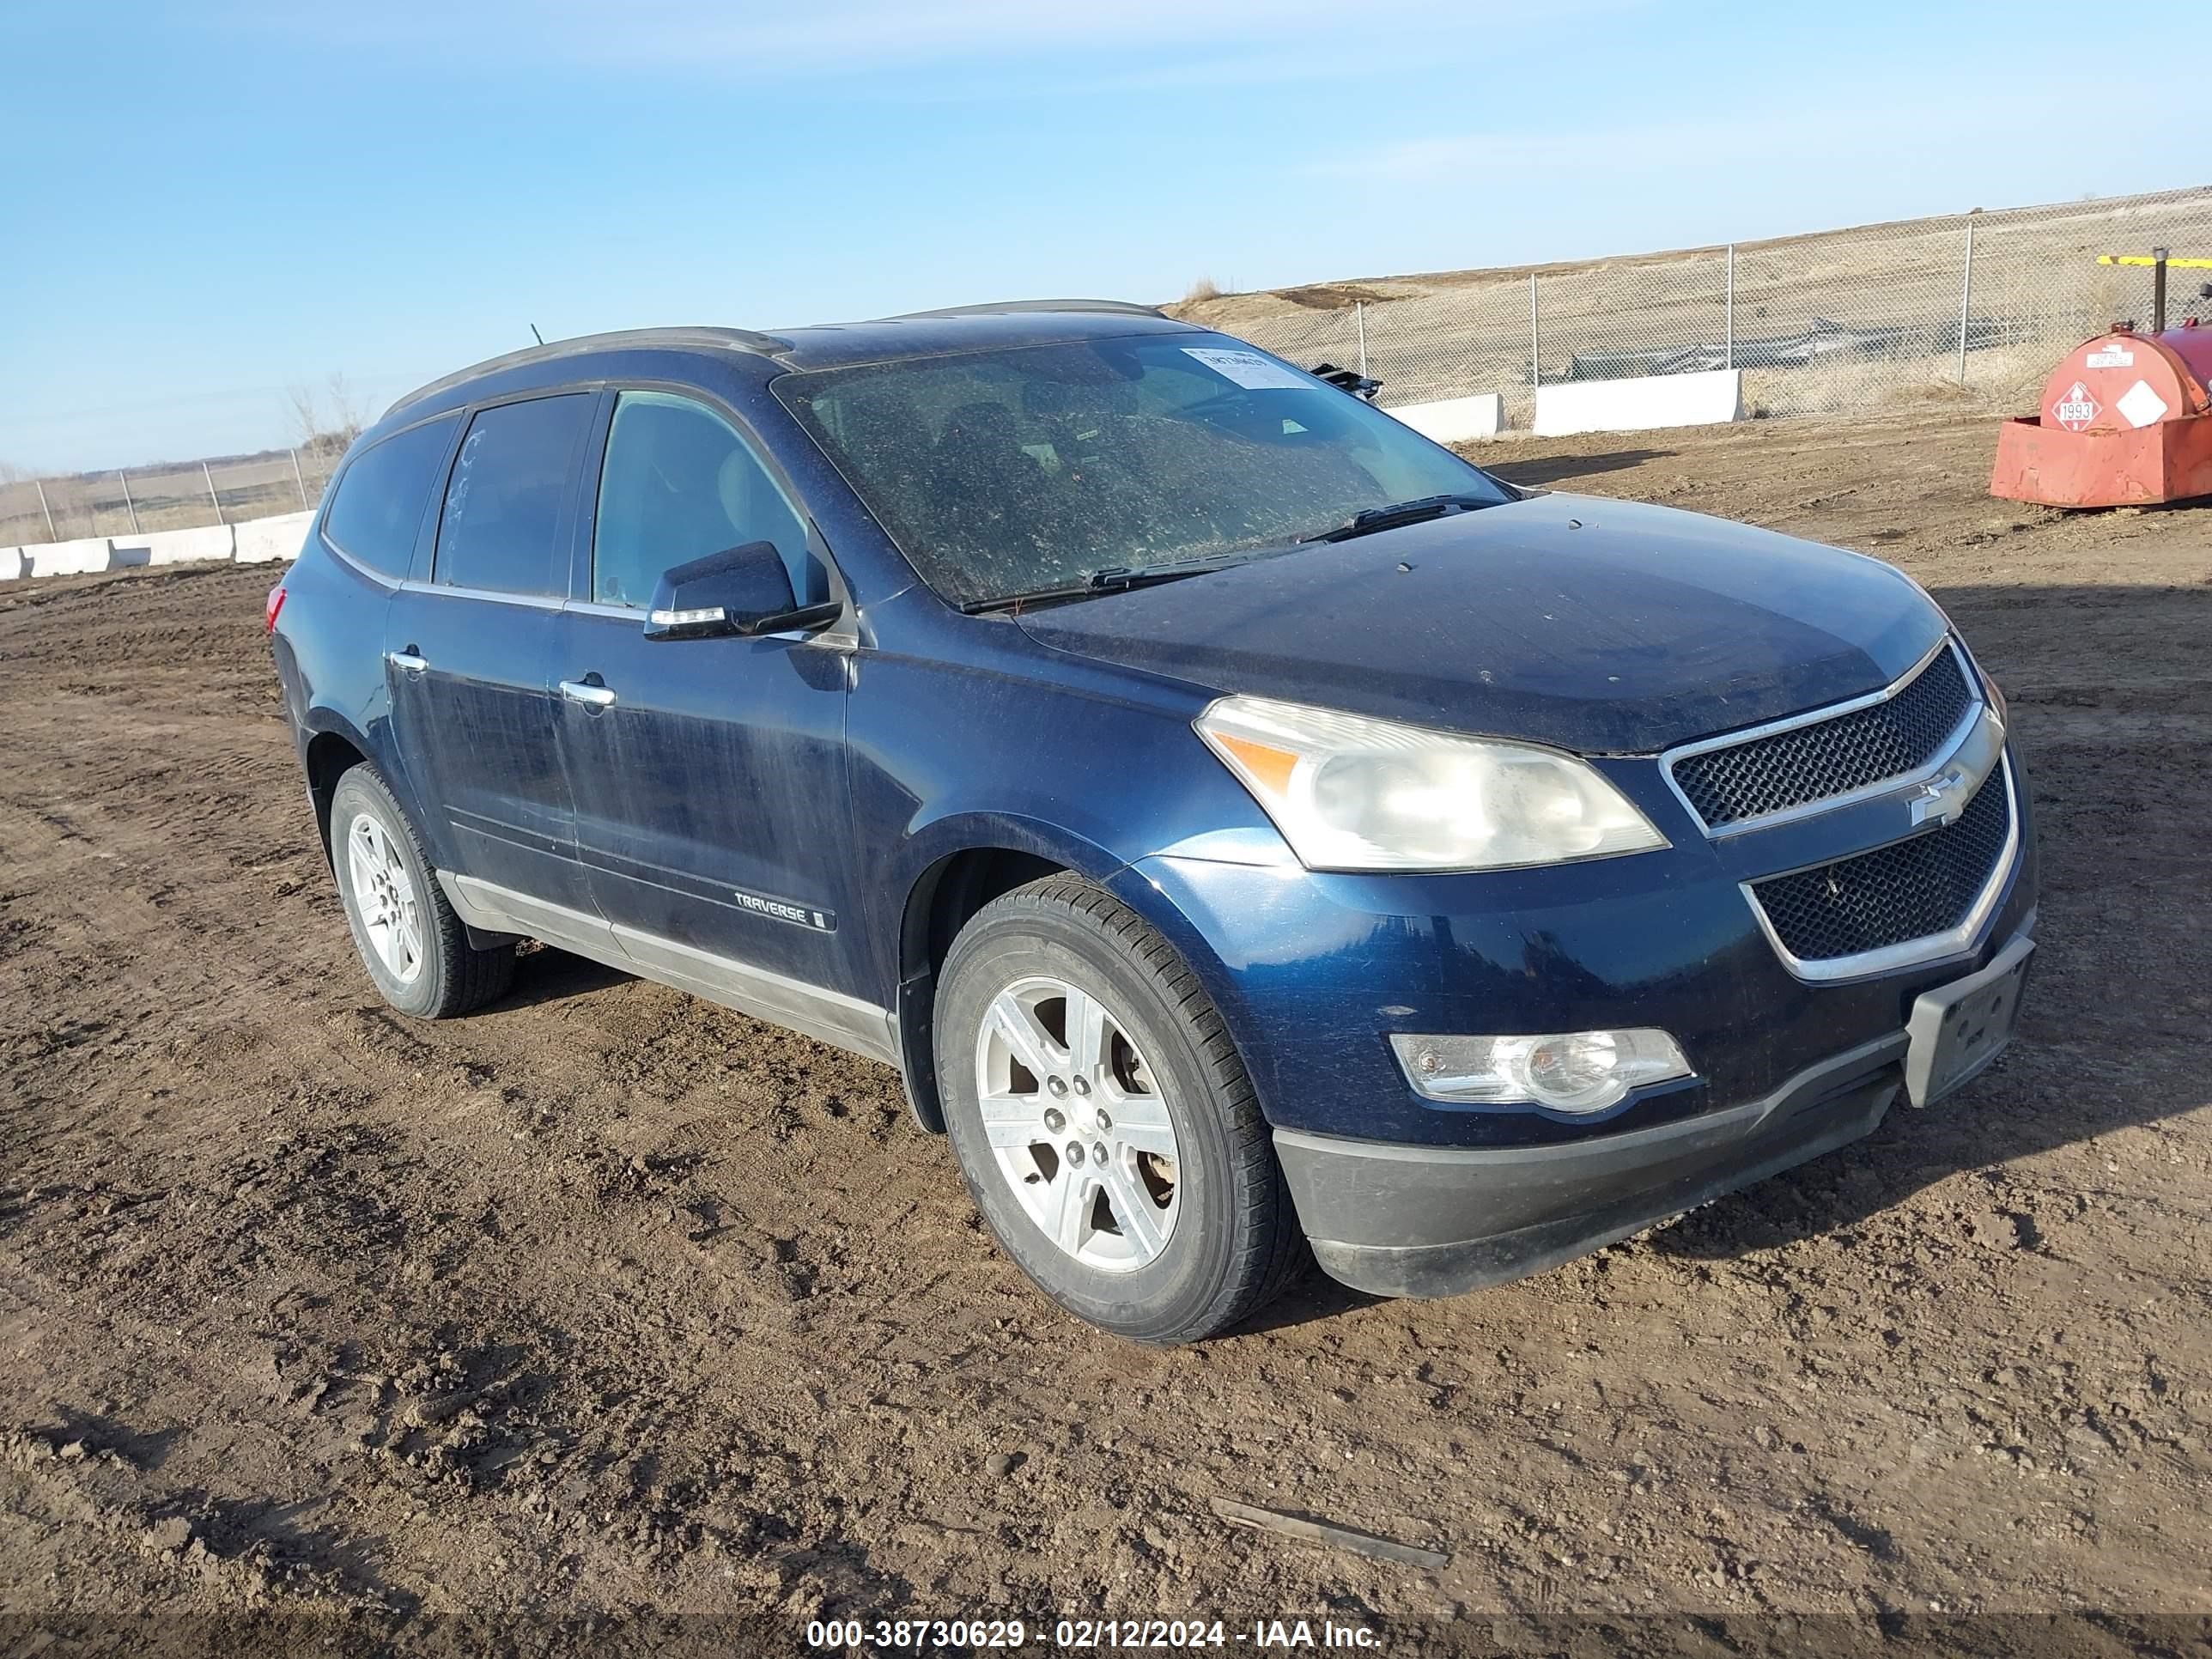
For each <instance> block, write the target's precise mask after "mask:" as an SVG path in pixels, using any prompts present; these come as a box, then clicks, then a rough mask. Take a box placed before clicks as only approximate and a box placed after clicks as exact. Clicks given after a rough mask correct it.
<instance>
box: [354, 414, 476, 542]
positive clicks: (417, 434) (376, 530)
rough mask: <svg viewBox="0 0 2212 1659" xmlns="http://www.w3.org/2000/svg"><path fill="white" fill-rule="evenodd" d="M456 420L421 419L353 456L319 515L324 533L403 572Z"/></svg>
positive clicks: (457, 420) (454, 418) (451, 437)
mask: <svg viewBox="0 0 2212 1659" xmlns="http://www.w3.org/2000/svg"><path fill="white" fill-rule="evenodd" d="M457 424H459V416H447V417H446V418H445V419H444V420H440V421H425V422H423V423H422V425H421V426H415V427H410V428H407V430H406V431H404V432H398V433H394V434H393V435H392V436H391V437H389V438H386V439H385V440H384V441H382V442H381V443H379V444H376V445H374V446H372V447H369V448H368V449H364V450H362V452H361V453H360V454H358V455H356V456H355V457H354V458H353V464H352V465H350V466H349V467H347V468H346V470H345V476H344V477H343V478H340V479H339V480H338V487H337V494H336V495H332V496H331V507H330V511H329V512H328V513H325V514H324V515H323V534H324V535H325V537H327V538H329V539H330V541H331V543H332V544H334V545H335V546H336V547H337V549H338V550H339V551H340V552H342V553H343V554H344V555H345V556H347V557H348V558H349V559H352V560H353V561H354V562H356V563H358V564H364V565H367V566H368V568H370V569H371V570H374V571H378V572H380V573H381V574H384V575H386V576H391V577H394V578H397V577H400V576H404V575H405V574H407V567H408V565H409V564H410V562H412V561H413V559H414V557H415V534H416V531H418V530H420V529H421V528H422V509H423V508H424V507H428V505H429V504H430V492H431V491H432V490H433V489H435V488H436V487H437V483H438V465H439V463H440V462H441V461H443V460H444V459H446V451H447V447H449V446H451V444H452V443H453V428H454V427H455V426H456V425H457Z"/></svg>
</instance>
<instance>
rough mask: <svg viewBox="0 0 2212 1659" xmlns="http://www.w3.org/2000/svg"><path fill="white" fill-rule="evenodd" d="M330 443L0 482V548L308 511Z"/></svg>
mask: <svg viewBox="0 0 2212 1659" xmlns="http://www.w3.org/2000/svg"><path fill="white" fill-rule="evenodd" d="M343 453H344V451H343V448H342V447H339V446H337V445H313V446H308V447H301V448H299V449H272V450H269V451H267V452H265V453H262V454H259V455H241V456H232V457H228V458H227V459H222V460H210V461H186V462H181V463H179V464H177V465H170V466H139V467H126V468H123V469H120V470H118V471H111V472H74V473H64V474H62V475H60V476H58V477H44V478H24V479H19V480H15V481H13V482H7V483H0V547H14V546H18V545H21V544H27V543H33V542H66V541H75V540H76V539H78V538H80V537H86V536H126V535H135V534H137V533H138V532H142V531H150V530H186V529H191V528H192V527H194V526H200V525H213V524H236V523H238V522H239V521H240V520H244V519H265V518H270V517H272V516H273V515H275V514H276V513H297V512H299V511H300V510H301V508H303V507H313V505H314V504H315V502H316V501H318V500H319V498H320V497H321V495H322V493H323V486H324V485H325V484H326V483H329V482H330V477H331V471H333V469H335V468H336V466H337V463H338V459H339V457H340V456H341V455H343Z"/></svg>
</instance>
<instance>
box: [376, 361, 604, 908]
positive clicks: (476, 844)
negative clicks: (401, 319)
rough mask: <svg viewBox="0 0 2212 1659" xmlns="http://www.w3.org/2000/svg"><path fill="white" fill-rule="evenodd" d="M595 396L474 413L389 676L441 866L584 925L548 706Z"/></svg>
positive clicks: (391, 641) (405, 607) (402, 742)
mask: <svg viewBox="0 0 2212 1659" xmlns="http://www.w3.org/2000/svg"><path fill="white" fill-rule="evenodd" d="M595 402H596V398H595V397H594V395H593V394H592V393H588V392H586V393H569V394H564V395H561V396H556V397H550V398H532V399H530V400H528V401H526V402H520V403H510V404H495V405H493V406H491V407H489V408H487V409H483V410H479V411H477V415H476V416H475V418H474V419H473V420H472V421H471V422H470V424H469V429H468V432H467V434H466V435H465V437H464V438H463V439H462V441H461V447H460V451H459V454H458V455H457V456H456V457H455V459H454V461H453V470H452V472H451V474H450V475H449V477H448V480H447V486H446V493H445V496H444V500H443V502H442V505H441V509H440V513H439V523H438V532H437V543H436V546H435V550H434V552H433V555H432V562H431V567H430V574H429V580H428V581H427V582H416V581H410V582H409V583H407V584H406V585H404V586H403V587H402V588H401V589H400V590H399V592H398V593H397V594H396V595H394V597H393V599H392V608H391V610H390V611H389V612H388V613H387V615H386V623H385V641H386V649H385V663H386V669H385V671H386V677H387V679H388V681H389V684H390V686H391V692H392V717H393V722H394V729H395V733H396V736H397V738H398V744H399V750H400V754H401V756H402V757H403V761H404V764H405V765H406V766H407V768H408V769H409V771H410V774H412V775H414V777H415V778H416V781H417V788H418V793H419V795H420V797H421V799H422V801H423V802H424V804H425V806H426V809H427V810H428V811H433V812H435V813H437V814H438V815H439V816H440V818H441V822H440V823H439V824H438V825H437V826H436V829H435V831H434V833H435V836H436V838H437V839H438V840H439V841H440V842H441V843H442V847H441V852H440V856H441V862H445V863H447V864H450V865H451V866H452V867H453V872H454V873H455V874H457V875H465V876H470V877H473V878H477V880H479V881H483V882H489V883H490V884H492V885H494V886H495V887H498V888H501V889H503V890H507V891H509V892H514V893H520V894H524V895H526V896H530V897H532V898H534V899H537V900H539V901H541V902H547V903H551V904H555V905H558V906H561V907H562V908H565V909H568V910H571V911H574V912H576V913H578V914H579V915H580V916H583V917H587V918H588V917H589V916H591V915H592V898H591V895H590V893H589V891H588V890H587V886H586V883H585V881H584V878H583V876H582V872H581V870H580V866H578V864H577V862H576V856H575V832H574V810H573V807H572V805H571V803H570V800H569V798H568V781H567V777H566V775H565V774H564V772H563V771H562V765H561V755H560V744H559V737H558V733H557V731H556V721H555V719H554V710H553V696H554V691H553V664H554V656H553V653H554V647H555V645H556V636H557V633H558V629H559V623H560V618H561V605H562V592H563V591H564V590H565V588H566V586H567V568H568V540H567V537H568V532H569V528H570V523H569V521H570V518H571V516H572V514H573V513H574V502H573V497H574V491H573V490H572V489H571V488H570V484H571V482H572V479H573V477H574V473H573V467H574V464H575V461H576V458H577V453H578V450H579V448H580V443H581V441H582V439H583V437H584V435H585V433H586V428H588V427H589V425H590V423H591V416H592V407H593V404H594V403H595Z"/></svg>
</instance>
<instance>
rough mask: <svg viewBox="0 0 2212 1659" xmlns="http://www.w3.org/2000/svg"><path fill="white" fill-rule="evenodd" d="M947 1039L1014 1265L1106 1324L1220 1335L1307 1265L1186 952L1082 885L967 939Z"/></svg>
mask: <svg viewBox="0 0 2212 1659" xmlns="http://www.w3.org/2000/svg"><path fill="white" fill-rule="evenodd" d="M934 1036H935V1041H936V1048H937V1066H938V1075H939V1079H941V1080H942V1084H943V1089H944V1102H945V1127H946V1129H947V1131H948V1133H950V1135H951V1141H952V1148H953V1152H954V1154H955V1156H956V1157H957V1158H958V1159H959V1163H960V1169H961V1174H962V1176H963V1178H964V1179H965V1181H966V1182H967V1185H968V1190H969V1193H970V1194H972V1195H973V1196H974V1198H975V1205H976V1207H977V1208H978V1209H979V1210H981V1212H982V1214H983V1218H984V1219H985V1221H987V1223H988V1224H989V1225H990V1228H991V1231H992V1232H993V1233H994V1235H996V1237H998V1240H999V1242H1000V1244H1001V1245H1003V1246H1004V1247H1005V1249H1006V1254H1007V1255H1010V1256H1012V1258H1013V1260H1014V1262H1015V1265H1016V1266H1018V1267H1020V1268H1021V1270H1022V1271H1023V1272H1024V1273H1027V1274H1028V1275H1029V1277H1030V1279H1032V1280H1034V1281H1035V1282H1036V1285H1037V1286H1038V1287H1039V1288H1040V1289H1042V1291H1044V1292H1045V1294H1046V1295H1048V1296H1049V1297H1051V1298H1052V1299H1053V1300H1054V1301H1055V1302H1057V1303H1058V1304H1060V1306H1061V1307H1063V1308H1065V1309H1066V1310H1068V1311H1069V1312H1071V1313H1073V1314H1075V1315H1076V1316H1078V1317H1079V1318H1082V1319H1085V1320H1088V1321H1089V1322H1091V1323H1092V1324H1094V1325H1097V1326H1098V1327H1100V1328H1102V1329H1104V1330H1108V1331H1111V1332H1114V1333H1115V1334H1117V1335H1121V1336H1127V1337H1131V1338H1133V1339H1135V1340H1139V1341H1143V1342H1189V1341H1195V1340H1200V1339H1202V1338H1205V1337H1209V1336H1212V1335H1216V1334H1218V1333H1220V1332H1222V1331H1224V1330H1226V1329H1228V1328H1230V1327H1231V1326H1233V1325H1236V1324H1237V1323H1238V1322H1241V1321H1243V1320H1245V1319H1248V1318H1249V1317H1250V1316H1252V1315H1253V1314H1254V1313H1255V1312H1257V1311H1258V1310H1260V1309H1261V1307H1262V1306H1264V1305H1265V1304H1267V1303H1268V1302H1269V1301H1272V1300H1273V1298H1274V1297H1276V1296H1277V1295H1278V1294H1279V1292H1280V1291H1281V1290H1282V1288H1283V1286H1284V1285H1285V1284H1287V1283H1288V1282H1289V1279H1290V1278H1291V1274H1292V1273H1294V1272H1295V1271H1296V1269H1297V1267H1299V1265H1301V1263H1302V1262H1303V1261H1304V1260H1305V1256H1306V1251H1305V1248H1304V1237H1303V1236H1302V1235H1301V1234H1300V1232H1299V1231H1298V1227H1297V1217H1296V1215H1295V1214H1294V1213H1293V1211H1292V1208H1291V1198H1290V1194H1289V1191H1288V1189H1287V1188H1286V1187H1285V1185H1284V1182H1283V1176H1282V1171H1281V1170H1280V1169H1279V1166H1278V1165H1277V1164H1276V1162H1275V1154H1274V1146H1273V1141H1272V1140H1271V1139H1270V1137H1269V1134H1268V1131H1267V1122H1266V1121H1265V1120H1264V1119H1263V1118H1262V1117H1261V1113H1260V1108H1259V1103H1258V1102H1257V1100H1256V1099H1255V1097H1254V1095H1253V1091H1252V1085H1251V1080H1250V1079H1249V1077H1247V1076H1246V1074H1245V1071H1244V1066H1243V1062H1242V1061H1241V1060H1239V1059H1238V1058H1237V1049H1236V1046H1235V1044H1234V1043H1232V1042H1231V1040H1230V1037H1229V1034H1228V1031H1227V1029H1226V1028H1225V1026H1224V1024H1222V1020H1221V1016H1220V1015H1219V1013H1218V1012H1216V1011H1215V1009H1214V1007H1213V1005H1212V1002H1211V1001H1209V1000H1207V998H1206V993H1205V992H1204V990H1203V989H1202V988H1201V987H1200V985H1199V983H1198V981H1197V979H1196V977H1195V976H1194V975H1193V974H1192V973H1191V972H1190V970H1189V969H1188V968H1187V967H1186V966H1185V965H1184V964H1183V963H1182V959H1181V958H1180V957H1177V956H1176V952H1175V951H1174V948H1173V947H1172V946H1170V945H1169V944H1168V942H1167V941H1166V940H1165V939H1163V938H1161V936H1160V935H1159V934H1158V933H1157V932H1155V931H1154V930H1153V929H1152V927H1149V926H1148V925H1147V924H1146V922H1145V921H1143V920H1142V918H1140V917H1139V916H1138V915H1136V913H1135V912H1133V911H1132V910H1130V909H1128V908H1127V907H1126V906H1124V905H1122V904H1121V902H1119V901H1118V900H1116V899H1115V898H1114V897H1113V896H1112V895H1110V894H1109V893H1106V892H1104V891H1103V890H1100V889H1099V888H1097V887H1095V886H1093V885H1091V884H1090V883H1088V882H1086V881H1084V880H1082V879H1081V878H1079V877H1075V876H1072V875H1058V876H1051V877H1048V878H1045V879H1043V880H1041V881H1036V882H1032V883H1030V884H1029V885H1028V886H1026V887H1022V888H1018V889H1016V890H1014V891H1013V892H1011V893H1008V894H1006V895H1005V896H1003V897H1001V898H999V899H996V900H994V901H993V902H991V903H990V904H987V905H986V906H985V907H984V908H982V909H981V910H980V911H978V912H977V913H976V914H975V916H974V918H973V919H971V920H970V921H969V923H968V925H967V927H964V928H963V929H962V931H961V933H960V936H959V937H958V938H957V939H955V940H954V942H953V945H952V950H951V953H950V954H949V955H948V957H946V960H945V967H944V970H943V973H942V975H941V977H940V979H939V990H938V997H937V1012H936V1018H935V1030H934Z"/></svg>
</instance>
